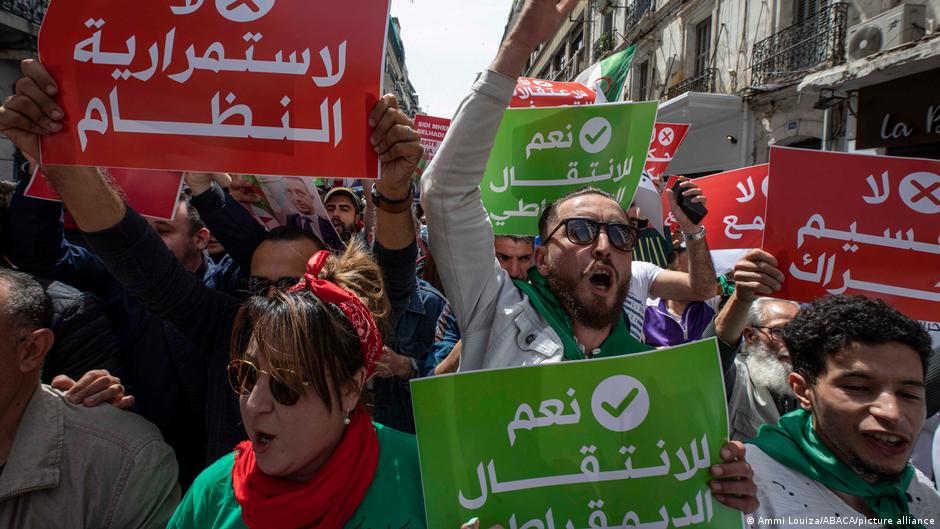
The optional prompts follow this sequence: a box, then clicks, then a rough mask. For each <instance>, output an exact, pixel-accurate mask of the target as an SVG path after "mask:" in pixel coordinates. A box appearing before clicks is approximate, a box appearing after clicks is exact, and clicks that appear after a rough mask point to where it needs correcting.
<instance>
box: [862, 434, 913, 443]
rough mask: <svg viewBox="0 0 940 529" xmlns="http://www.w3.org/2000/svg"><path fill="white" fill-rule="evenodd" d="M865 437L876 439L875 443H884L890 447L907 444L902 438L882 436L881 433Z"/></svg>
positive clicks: (888, 435)
mask: <svg viewBox="0 0 940 529" xmlns="http://www.w3.org/2000/svg"><path fill="white" fill-rule="evenodd" d="M865 435H866V436H867V437H869V438H870V439H874V440H875V441H878V442H880V443H884V444H886V445H888V446H900V445H901V444H903V443H905V442H906V441H904V439H901V438H900V437H898V436H896V435H890V434H880V433H867V434H865Z"/></svg>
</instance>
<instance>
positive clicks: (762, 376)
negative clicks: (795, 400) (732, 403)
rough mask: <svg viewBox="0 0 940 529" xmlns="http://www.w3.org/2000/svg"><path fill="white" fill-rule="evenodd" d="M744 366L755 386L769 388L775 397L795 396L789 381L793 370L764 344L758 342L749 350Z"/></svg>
mask: <svg viewBox="0 0 940 529" xmlns="http://www.w3.org/2000/svg"><path fill="white" fill-rule="evenodd" d="M744 364H745V365H746V366H747V370H748V374H750V376H751V381H752V382H753V383H754V385H755V386H757V387H763V388H767V389H768V390H769V391H770V392H771V393H773V394H775V395H792V394H793V390H792V389H791V388H790V383H789V382H788V381H787V378H788V376H789V375H790V372H791V371H792V370H793V368H792V367H791V366H790V364H789V363H788V362H784V361H783V360H781V359H780V358H779V357H778V356H777V355H776V354H774V352H773V351H771V350H770V348H769V347H767V344H765V343H764V342H762V341H760V340H758V341H757V342H755V343H754V345H752V346H750V347H749V348H748V352H747V356H745V357H744Z"/></svg>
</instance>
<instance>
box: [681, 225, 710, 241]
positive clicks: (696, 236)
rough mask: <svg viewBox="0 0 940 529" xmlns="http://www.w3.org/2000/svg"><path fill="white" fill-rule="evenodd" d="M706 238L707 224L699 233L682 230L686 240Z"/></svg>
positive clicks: (683, 237)
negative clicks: (690, 233)
mask: <svg viewBox="0 0 940 529" xmlns="http://www.w3.org/2000/svg"><path fill="white" fill-rule="evenodd" d="M704 238H705V226H702V229H701V230H699V232H698V233H693V234H692V235H689V234H688V233H686V232H682V240H684V241H700V240H702V239H704Z"/></svg>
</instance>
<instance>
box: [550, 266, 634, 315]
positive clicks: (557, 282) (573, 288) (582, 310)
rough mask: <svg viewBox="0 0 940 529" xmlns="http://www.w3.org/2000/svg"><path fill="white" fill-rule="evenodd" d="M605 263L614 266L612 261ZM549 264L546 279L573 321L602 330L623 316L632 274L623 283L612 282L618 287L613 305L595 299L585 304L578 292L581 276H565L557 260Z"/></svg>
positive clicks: (613, 285)
mask: <svg viewBox="0 0 940 529" xmlns="http://www.w3.org/2000/svg"><path fill="white" fill-rule="evenodd" d="M603 264H605V265H607V266H610V267H611V268H614V267H613V264H612V263H610V262H604V263H603ZM547 265H548V276H547V277H546V278H545V279H546V281H547V282H548V288H549V290H551V291H552V293H553V294H555V297H556V298H557V299H558V302H559V303H560V304H561V306H562V308H564V309H565V312H567V313H568V317H569V318H571V321H573V322H575V323H577V324H579V325H583V326H584V327H587V328H588V329H594V330H601V329H606V328H608V327H612V326H613V325H615V324H616V323H617V319H618V318H619V319H622V318H623V301H624V300H625V299H627V291H628V290H629V289H630V276H627V280H626V281H625V282H624V283H623V284H621V285H615V284H611V288H613V287H616V288H617V295H616V296H615V298H614V302H613V304H612V306H609V307H608V306H606V305H605V302H604V300H593V301H592V302H591V303H588V304H584V303H582V302H581V300H579V299H578V298H577V294H576V292H577V289H578V283H579V282H580V281H579V278H578V277H567V276H565V275H564V274H563V273H562V272H561V271H560V270H559V269H558V268H557V266H556V263H555V262H551V263H547ZM613 280H614V278H613V277H611V281H613Z"/></svg>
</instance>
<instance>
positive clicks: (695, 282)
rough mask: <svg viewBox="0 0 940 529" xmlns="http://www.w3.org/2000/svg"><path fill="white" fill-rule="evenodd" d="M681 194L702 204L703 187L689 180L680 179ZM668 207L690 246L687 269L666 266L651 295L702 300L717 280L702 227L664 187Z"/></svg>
mask: <svg viewBox="0 0 940 529" xmlns="http://www.w3.org/2000/svg"><path fill="white" fill-rule="evenodd" d="M681 185H682V194H683V195H684V196H685V197H687V198H691V200H692V202H696V203H700V204H704V203H705V195H703V194H702V189H701V188H699V187H698V185H696V184H695V182H693V181H691V180H683V182H682V184H681ZM666 196H667V199H668V200H669V207H670V209H671V210H672V214H673V217H675V219H676V221H677V222H678V224H679V228H680V229H681V230H682V236H683V238H684V240H685V244H686V247H687V248H688V249H689V273H687V274H686V273H683V272H675V271H672V270H665V271H663V273H661V274H659V276H658V277H657V278H656V281H654V282H653V284H652V285H651V286H650V297H651V298H654V299H655V298H663V299H676V300H682V301H704V300H706V299H708V298H711V297H713V296H714V295H715V289H716V286H715V285H716V284H717V281H716V279H715V277H716V276H715V266H714V264H712V256H711V254H710V253H709V251H708V243H707V242H706V241H705V229H704V228H703V227H702V224H701V223H698V224H695V223H693V222H692V221H691V220H689V217H688V216H687V215H686V214H685V213H684V212H683V211H682V209H681V208H680V207H679V204H678V203H677V201H676V198H677V197H676V196H675V194H674V193H673V192H672V189H667V190H666Z"/></svg>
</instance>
